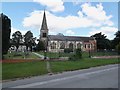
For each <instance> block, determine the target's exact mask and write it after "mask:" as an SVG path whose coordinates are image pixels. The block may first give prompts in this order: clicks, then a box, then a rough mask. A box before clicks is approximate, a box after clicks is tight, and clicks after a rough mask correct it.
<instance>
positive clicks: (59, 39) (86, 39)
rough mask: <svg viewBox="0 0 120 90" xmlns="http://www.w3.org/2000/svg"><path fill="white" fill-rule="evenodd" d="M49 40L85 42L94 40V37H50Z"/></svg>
mask: <svg viewBox="0 0 120 90" xmlns="http://www.w3.org/2000/svg"><path fill="white" fill-rule="evenodd" d="M48 39H49V40H57V41H84V42H88V41H89V40H94V38H93V37H78V36H60V35H48Z"/></svg>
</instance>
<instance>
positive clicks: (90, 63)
mask: <svg viewBox="0 0 120 90" xmlns="http://www.w3.org/2000/svg"><path fill="white" fill-rule="evenodd" d="M117 63H120V60H119V61H118V59H117V58H116V59H90V58H87V59H83V60H80V61H65V62H60V61H57V62H51V68H52V71H53V72H62V71H73V70H79V69H85V68H90V67H96V66H101V65H108V64H117Z"/></svg>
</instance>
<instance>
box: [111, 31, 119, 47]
mask: <svg viewBox="0 0 120 90" xmlns="http://www.w3.org/2000/svg"><path fill="white" fill-rule="evenodd" d="M115 36H116V37H115V38H114V39H113V40H112V48H114V49H115V47H116V45H118V44H119V42H120V31H117V32H116V33H115Z"/></svg>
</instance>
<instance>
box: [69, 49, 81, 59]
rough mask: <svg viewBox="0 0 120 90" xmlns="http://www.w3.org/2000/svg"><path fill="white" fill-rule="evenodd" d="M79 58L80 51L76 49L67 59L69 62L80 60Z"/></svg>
mask: <svg viewBox="0 0 120 90" xmlns="http://www.w3.org/2000/svg"><path fill="white" fill-rule="evenodd" d="M81 58H82V51H81V49H80V48H78V49H76V50H75V54H73V55H71V56H70V57H69V60H73V61H75V60H80V59H81Z"/></svg>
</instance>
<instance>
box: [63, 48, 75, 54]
mask: <svg viewBox="0 0 120 90" xmlns="http://www.w3.org/2000/svg"><path fill="white" fill-rule="evenodd" d="M70 52H73V49H71V48H65V49H64V53H70Z"/></svg>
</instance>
